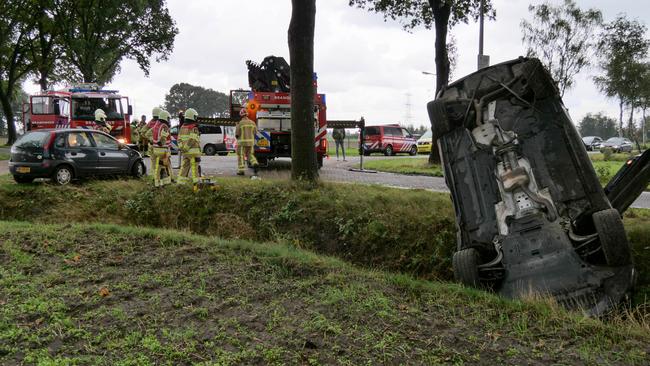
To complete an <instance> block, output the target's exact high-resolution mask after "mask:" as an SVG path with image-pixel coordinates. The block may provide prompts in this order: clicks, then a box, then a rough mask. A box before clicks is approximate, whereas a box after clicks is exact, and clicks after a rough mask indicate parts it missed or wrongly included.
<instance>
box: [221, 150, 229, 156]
mask: <svg viewBox="0 0 650 366" xmlns="http://www.w3.org/2000/svg"><path fill="white" fill-rule="evenodd" d="M226 155H228V152H227V151H220V152H219V156H226Z"/></svg>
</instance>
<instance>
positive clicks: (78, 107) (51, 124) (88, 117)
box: [22, 84, 133, 144]
mask: <svg viewBox="0 0 650 366" xmlns="http://www.w3.org/2000/svg"><path fill="white" fill-rule="evenodd" d="M125 107H126V108H125ZM97 109H102V110H103V111H104V112H105V113H106V116H107V118H106V123H107V124H109V125H110V126H111V135H112V136H114V137H115V138H116V139H117V140H118V141H120V142H122V143H127V144H128V143H131V125H130V123H129V121H130V116H131V115H132V113H133V107H132V106H131V105H130V104H129V98H128V97H125V96H122V95H120V94H118V91H117V90H105V89H100V88H99V86H98V85H97V84H80V85H75V86H72V87H69V88H66V89H63V90H57V91H52V90H48V91H44V92H41V93H39V94H35V95H32V96H30V97H29V102H28V103H26V104H25V105H24V106H23V116H22V118H23V125H24V126H25V130H27V131H35V130H42V129H56V128H87V129H94V128H95V122H94V121H95V110H97Z"/></svg>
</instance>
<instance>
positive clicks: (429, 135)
mask: <svg viewBox="0 0 650 366" xmlns="http://www.w3.org/2000/svg"><path fill="white" fill-rule="evenodd" d="M431 137H432V133H431V130H429V131H427V132H425V133H424V135H422V136H420V138H421V139H430V138H431Z"/></svg>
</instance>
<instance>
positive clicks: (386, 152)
mask: <svg viewBox="0 0 650 366" xmlns="http://www.w3.org/2000/svg"><path fill="white" fill-rule="evenodd" d="M384 155H386V156H391V155H393V147H392V146H390V145H388V146H386V150H384Z"/></svg>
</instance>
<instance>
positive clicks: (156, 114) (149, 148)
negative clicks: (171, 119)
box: [140, 107, 162, 157]
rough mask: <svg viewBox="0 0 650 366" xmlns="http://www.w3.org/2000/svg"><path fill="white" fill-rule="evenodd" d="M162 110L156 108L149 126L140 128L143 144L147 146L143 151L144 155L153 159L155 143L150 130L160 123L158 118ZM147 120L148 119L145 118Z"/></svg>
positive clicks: (152, 112)
mask: <svg viewBox="0 0 650 366" xmlns="http://www.w3.org/2000/svg"><path fill="white" fill-rule="evenodd" d="M161 111H162V109H160V108H158V107H155V108H154V109H153V110H152V111H151V121H149V122H148V123H147V124H145V125H144V126H142V127H141V128H140V138H141V139H142V144H143V145H144V146H145V148H144V149H143V150H141V151H142V152H143V153H145V154H146V155H148V156H151V157H153V151H152V149H153V142H152V141H151V138H150V136H151V134H149V133H148V131H149V130H150V129H152V128H153V126H154V125H155V124H156V123H157V122H158V117H159V116H160V112H161ZM142 117H145V116H142ZM145 120H146V117H145Z"/></svg>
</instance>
